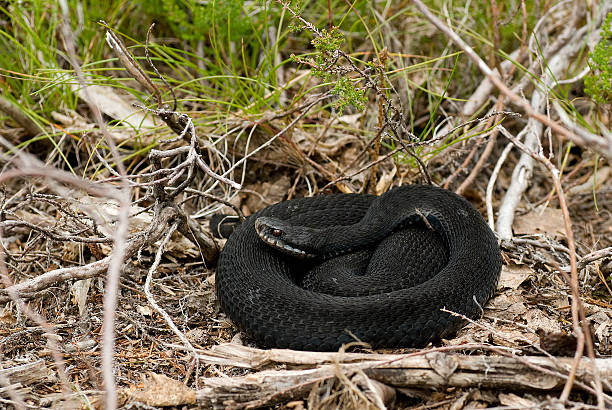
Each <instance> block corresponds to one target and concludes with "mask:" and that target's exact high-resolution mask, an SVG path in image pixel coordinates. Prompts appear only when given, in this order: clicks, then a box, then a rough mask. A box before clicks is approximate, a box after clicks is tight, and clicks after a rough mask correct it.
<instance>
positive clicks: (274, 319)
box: [215, 185, 501, 351]
mask: <svg viewBox="0 0 612 410" xmlns="http://www.w3.org/2000/svg"><path fill="white" fill-rule="evenodd" d="M500 270H501V255H500V251H499V247H498V245H497V241H496V239H495V236H494V234H493V232H492V231H491V229H489V227H488V225H487V224H486V223H485V221H484V220H483V218H482V217H481V215H480V214H479V213H478V211H476V209H475V208H474V207H473V206H472V205H471V204H469V203H468V202H467V201H466V200H465V199H463V198H461V197H459V196H457V195H456V194H454V193H452V192H450V191H447V190H444V189H441V188H437V187H433V186H428V185H404V186H400V187H397V188H394V189H392V190H390V191H389V192H387V193H385V194H383V195H381V196H379V197H377V196H373V195H363V194H334V195H325V196H317V197H312V198H302V199H295V200H290V201H285V202H280V203H278V204H275V205H272V206H269V207H267V208H265V209H263V210H261V211H259V212H257V213H256V214H254V215H252V216H250V217H249V218H247V219H246V220H245V221H244V222H243V223H242V224H241V225H240V226H239V227H238V228H237V229H236V231H235V232H234V233H233V234H232V235H231V236H230V238H229V239H228V241H227V243H226V244H225V247H224V249H223V251H222V252H221V256H220V259H219V264H218V267H217V273H216V280H215V283H216V288H217V298H218V300H219V302H220V304H221V308H222V309H223V310H224V311H225V312H226V313H227V314H228V315H229V317H230V318H231V320H232V321H233V322H234V323H235V324H236V325H238V326H239V327H240V328H242V329H243V330H244V331H246V333H247V334H248V335H250V336H251V337H253V338H254V339H255V341H256V342H257V343H258V344H261V345H264V346H267V347H277V348H292V349H297V350H322V351H325V350H337V349H338V348H339V347H340V346H341V345H342V344H344V343H349V342H352V341H355V340H356V339H358V340H361V341H364V342H367V343H370V344H371V345H372V346H373V347H402V346H403V347H409V346H414V347H418V346H423V345H425V344H427V343H428V342H430V341H434V340H437V339H440V338H442V337H447V336H450V335H452V334H453V333H455V332H456V331H457V330H458V329H459V328H461V327H462V325H463V323H464V322H463V321H462V320H461V318H458V317H456V316H453V315H451V314H449V313H447V312H443V311H441V310H440V309H442V308H446V309H447V310H449V311H452V312H456V313H460V314H462V315H465V316H467V317H475V316H478V315H479V313H480V312H481V310H482V306H483V305H484V304H485V303H486V301H487V300H488V299H489V298H490V296H491V295H492V294H493V292H494V290H495V287H496V284H497V279H498V277H499V273H500Z"/></svg>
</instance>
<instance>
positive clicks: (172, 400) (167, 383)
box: [124, 372, 196, 407]
mask: <svg viewBox="0 0 612 410" xmlns="http://www.w3.org/2000/svg"><path fill="white" fill-rule="evenodd" d="M124 393H127V396H128V400H130V401H138V402H140V403H144V404H147V405H149V406H160V407H161V406H182V405H185V404H195V402H196V392H195V390H193V389H190V388H189V387H187V386H185V385H184V384H183V383H181V382H179V381H177V380H174V379H171V378H169V377H167V376H164V375H162V374H156V373H153V372H149V378H148V379H146V380H145V382H144V388H143V389H141V390H136V391H125V390H124Z"/></svg>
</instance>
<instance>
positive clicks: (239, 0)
mask: <svg viewBox="0 0 612 410" xmlns="http://www.w3.org/2000/svg"><path fill="white" fill-rule="evenodd" d="M243 3H244V0H211V1H206V2H204V1H200V0H163V1H159V0H144V1H143V2H142V9H143V10H144V11H145V12H147V13H149V14H150V15H152V16H154V17H156V18H158V19H160V20H162V21H165V22H166V23H167V24H169V25H170V28H171V31H172V32H173V33H174V34H175V35H176V36H178V37H179V38H181V39H182V40H187V41H197V40H201V39H202V38H204V37H206V36H207V35H209V34H210V33H211V32H212V30H213V29H214V30H215V31H216V33H215V35H216V36H221V37H222V38H227V37H229V39H230V40H237V39H239V38H240V37H241V36H243V35H244V34H245V33H247V31H248V30H249V17H248V16H246V15H244V13H243V12H242V6H243Z"/></svg>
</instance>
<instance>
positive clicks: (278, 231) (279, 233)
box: [272, 229, 283, 238]
mask: <svg viewBox="0 0 612 410" xmlns="http://www.w3.org/2000/svg"><path fill="white" fill-rule="evenodd" d="M282 234H283V231H281V230H280V229H272V236H275V237H277V238H280V236H281V235H282Z"/></svg>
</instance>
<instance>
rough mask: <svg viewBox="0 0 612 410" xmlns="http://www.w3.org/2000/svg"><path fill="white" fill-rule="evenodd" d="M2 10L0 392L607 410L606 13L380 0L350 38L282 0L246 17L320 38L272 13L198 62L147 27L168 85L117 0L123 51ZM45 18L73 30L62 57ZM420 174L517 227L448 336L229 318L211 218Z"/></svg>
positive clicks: (610, 370) (602, 9)
mask: <svg viewBox="0 0 612 410" xmlns="http://www.w3.org/2000/svg"><path fill="white" fill-rule="evenodd" d="M2 3H8V5H5V6H0V9H1V10H2V11H3V16H4V17H3V19H2V21H1V22H0V24H1V27H2V32H3V33H9V34H10V35H7V36H5V37H6V38H9V39H10V38H12V39H14V40H15V41H8V40H2V41H7V43H6V44H5V45H6V47H7V48H10V49H11V50H12V52H13V53H14V55H13V59H14V61H11V60H10V59H7V58H6V57H2V58H1V59H0V86H2V87H4V90H5V93H4V95H2V96H0V112H4V115H3V116H1V117H0V146H2V149H0V165H1V166H2V168H1V169H0V237H1V242H0V277H1V279H2V281H1V282H0V283H1V285H0V407H8V408H12V407H14V408H46V407H55V408H65V407H73V408H101V407H103V406H104V403H106V404H108V403H111V404H110V406H111V407H112V406H113V400H116V404H115V405H118V406H124V407H125V408H128V407H129V408H158V407H164V406H169V407H170V408H196V407H202V408H213V407H214V408H236V409H238V408H256V407H264V408H266V407H270V408H282V409H303V408H308V409H333V408H349V409H350V408H354V409H361V408H373V409H381V408H391V409H461V408H485V407H495V408H513V409H516V408H605V407H607V408H609V407H610V406H612V396H611V394H612V289H611V288H612V163H611V162H610V161H611V160H612V132H611V125H610V119H611V118H612V115H611V113H610V112H611V108H612V105H611V103H610V101H609V100H608V101H606V100H605V99H604V100H603V102H602V101H598V98H599V97H594V96H592V95H590V94H588V93H587V92H586V91H585V89H586V88H588V86H587V85H585V83H587V84H588V81H587V80H586V78H588V76H589V75H594V74H599V76H600V78H604V75H609V73H608V74H606V73H605V72H602V73H597V69H596V68H594V67H595V66H594V65H593V61H594V60H593V59H594V57H593V56H595V54H589V53H595V51H596V50H597V45H598V44H601V42H602V41H604V42H605V34H606V33H607V34H608V35H609V34H610V31H609V26H608V31H606V30H605V23H604V21H606V20H605V19H606V16H608V15H612V14H610V13H612V5H611V4H609V2H606V1H601V2H597V1H587V2H585V3H584V4H583V2H567V1H565V2H546V5H540V4H539V3H540V2H535V3H534V2H529V1H528V2H526V3H525V2H521V1H510V0H509V1H507V2H500V1H498V2H497V3H503V4H496V2H494V1H491V2H487V6H486V10H487V12H486V13H484V14H483V16H480V17H479V16H478V15H477V12H476V11H475V10H474V8H475V7H476V6H474V5H473V4H471V3H470V2H469V1H468V2H460V3H462V4H461V5H455V7H454V8H453V9H452V10H450V11H449V10H448V9H446V8H445V7H446V6H444V7H443V6H442V5H441V2H437V1H430V2H426V3H427V5H428V6H429V7H430V8H431V10H432V11H433V10H435V14H431V12H429V11H428V10H430V9H427V8H424V6H422V3H421V2H420V1H414V2H407V3H409V4H410V5H408V4H406V5H404V6H402V7H401V8H400V7H395V6H394V7H390V6H389V7H385V6H384V5H381V4H376V7H374V9H370V8H368V7H367V6H365V5H364V6H359V7H363V8H362V9H358V11H355V12H354V13H353V12H351V11H348V12H346V10H345V12H346V14H345V15H344V16H345V17H346V16H349V17H346V20H344V19H343V20H342V23H338V24H343V25H341V26H340V27H341V28H342V29H343V35H344V36H346V39H345V40H346V42H347V44H344V45H343V43H342V42H336V40H337V38H338V34H337V32H335V31H333V30H332V31H326V30H324V29H320V30H319V29H316V28H315V26H313V25H310V23H309V21H310V20H309V19H314V17H313V15H316V13H315V11H314V9H313V10H308V9H305V10H304V11H303V13H302V14H299V15H293V16H292V14H293V13H294V11H295V10H294V9H293V8H292V7H293V6H289V5H288V4H284V6H283V3H282V2H279V3H280V4H281V5H278V4H277V5H276V7H277V9H276V11H275V13H278V14H272V13H271V12H270V13H271V14H270V16H272V17H269V18H268V17H266V16H267V15H266V16H260V17H259V18H261V20H257V21H256V20H255V17H252V19H253V20H252V21H253V26H257V24H260V23H261V21H265V20H266V19H267V20H269V21H274V22H278V21H283V18H285V19H290V18H293V21H295V22H296V24H298V25H301V26H302V29H303V32H302V33H300V34H296V33H295V32H294V31H291V30H289V29H288V28H286V27H285V26H283V25H282V24H281V23H277V26H274V24H272V25H271V26H270V27H268V26H266V29H265V30H263V31H265V32H266V33H268V34H267V35H266V36H264V37H266V38H267V39H268V40H267V42H266V41H263V42H261V41H259V40H257V41H255V40H253V42H252V43H248V42H246V43H245V42H244V41H245V40H244V38H248V37H247V35H246V34H243V36H244V38H243V40H242V41H243V43H242V50H241V51H238V50H240V48H241V45H240V44H241V43H240V41H239V40H235V39H231V38H228V40H227V43H225V45H217V46H215V45H214V44H215V43H214V41H213V40H214V38H215V37H214V36H211V37H210V38H211V44H212V45H208V44H207V45H205V46H204V47H205V48H204V50H205V53H210V54H205V55H204V56H203V57H202V56H201V55H199V54H198V53H197V52H196V51H197V50H198V48H197V44H198V43H197V42H193V44H195V45H194V46H193V47H192V48H191V49H190V50H195V51H193V54H191V52H187V51H185V52H184V53H182V52H181V51H179V50H180V47H179V46H177V44H174V43H172V41H170V40H165V39H164V38H162V36H161V35H159V37H157V38H155V31H153V37H152V38H151V40H150V44H149V46H147V49H148V50H147V51H148V52H149V53H150V54H151V56H152V60H153V64H154V65H155V66H156V67H157V68H158V69H159V71H160V72H161V75H162V76H163V77H164V79H165V81H167V82H165V81H162V80H161V79H160V78H161V77H158V75H157V74H156V72H154V71H153V70H151V69H150V67H151V66H150V65H147V61H146V57H145V45H144V44H143V43H145V40H144V37H141V38H137V37H136V35H141V34H142V35H143V36H144V35H145V34H144V33H146V26H145V28H144V31H143V28H142V27H140V23H139V24H138V27H132V28H133V29H134V30H135V32H136V33H133V32H131V31H129V30H130V26H129V24H127V23H126V21H125V20H122V19H121V12H118V11H120V10H122V9H121V7H123V5H121V4H120V2H117V6H116V9H113V10H115V11H116V12H117V13H115V14H113V15H115V16H116V19H115V20H111V19H110V18H109V20H110V21H111V23H109V26H110V27H111V28H118V27H120V28H121V30H122V31H123V33H126V35H127V36H128V37H133V38H137V41H142V43H138V44H137V46H135V47H130V48H129V49H126V48H125V47H123V46H119V45H118V44H119V42H120V41H121V40H119V38H120V37H121V36H114V35H113V34H112V31H111V30H109V31H108V33H107V31H106V29H105V27H103V26H102V25H101V24H100V25H98V26H97V27H88V26H87V24H93V23H91V21H93V20H87V19H85V20H87V21H89V23H87V22H86V23H85V27H84V28H83V27H82V26H80V25H79V26H78V27H79V28H78V29H75V25H74V24H73V25H72V26H71V25H70V22H69V20H68V18H69V17H70V16H72V19H73V21H77V20H78V16H77V15H76V14H75V15H72V14H71V13H72V11H67V10H66V9H62V8H61V7H59V6H57V5H56V6H53V7H55V8H49V9H48V8H47V7H52V6H40V7H42V9H41V10H42V12H40V10H37V9H36V8H35V7H34V6H32V8H30V9H29V8H27V7H24V8H23V9H21V10H19V11H18V10H17V9H16V8H15V7H16V6H15V5H16V3H15V2H2ZM36 3H37V2H33V3H32V4H36ZM52 3H53V2H52ZM61 3H63V2H59V3H58V4H61ZM111 3H112V4H115V3H114V2H111ZM375 3H376V2H375ZM536 3H537V4H536ZM549 3H553V4H549ZM334 6H335V7H340V5H337V4H335V3H334ZM341 6H342V7H344V6H346V5H344V4H343V5H341ZM109 7H110V6H109ZM113 7H115V6H113ZM245 7H246V6H245ZM330 7H331V6H330ZM356 7H357V6H356ZM470 8H471V9H470ZM317 10H318V9H317ZM342 10H344V9H342ZM356 10H357V9H356ZM17 11H18V12H17ZM128 11H129V13H128ZM128 11H126V13H127V14H130V13H131V14H130V15H132V16H134V15H136V14H135V13H136V11H135V10H134V9H131V10H128ZM230 11H231V10H230ZM324 11H325V13H323V11H322V10H319V11H318V12H319V14H321V13H323V15H325V16H327V5H326V6H325V8H324ZM45 12H46V13H50V14H47V16H46V17H44V16H43V15H45ZM90 12H91V10H86V13H90ZM19 13H21V14H19ZM53 13H55V14H57V22H56V24H51V23H48V21H47V20H45V19H47V18H49V17H48V16H49V15H54V14H53ZM62 13H63V14H62ZM228 13H230V12H228ZM283 13H286V14H283ZM309 13H310V14H309ZM359 13H362V14H359ZM368 13H371V15H370V14H368ZM470 13H476V14H474V15H470ZM499 13H501V15H498V14H499ZM18 14H19V15H18ZM338 14H339V15H340V14H341V13H338ZM383 14H384V18H383V17H381V16H382V15H383ZM228 15H229V14H228ZM281 15H282V16H284V17H283V18H281V17H279V16H281ZM19 16H20V17H19ZM362 16H363V18H364V19H365V20H367V21H370V20H368V19H370V18H371V19H374V20H372V21H376V22H377V24H376V25H375V26H372V27H371V28H370V29H371V30H372V32H373V31H377V32H378V34H372V32H369V35H370V37H368V38H369V39H370V41H365V42H363V43H359V42H358V41H357V37H358V36H357V35H354V36H351V29H350V28H347V27H346V26H347V25H349V23H350V24H353V25H354V26H351V27H353V30H354V33H361V34H363V33H365V32H366V31H367V30H366V29H364V28H363V27H362V28H361V29H358V28H355V27H357V26H358V25H359V21H361V20H360V19H361V17H362ZM470 16H471V17H470ZM158 18H160V17H158ZM194 18H195V17H194ZM479 18H482V19H483V20H484V21H487V19H488V18H493V19H494V20H495V21H497V24H492V25H491V26H490V27H489V26H486V25H484V26H478V24H479V21H480V20H478V19H479ZM20 19H21V20H20ZM279 19H280V20H279ZM377 19H378V20H377ZM610 20H611V19H608V21H610ZM37 21H45V23H41V26H40V30H41V33H39V37H36V38H37V40H36V41H32V40H31V39H30V40H28V39H29V37H28V36H31V35H35V34H33V33H34V31H32V30H29V31H28V30H26V28H28V27H29V28H30V29H31V28H32V27H35V26H36V22H37ZM79 21H80V20H79ZM66 22H68V23H66ZM502 22H506V24H505V25H506V26H508V27H509V26H510V25H511V24H510V23H508V22H511V23H512V24H513V29H512V31H508V32H507V33H506V32H503V30H504V29H505V28H507V27H504V24H502ZM82 23H83V22H82V21H81V22H80V23H79V24H82ZM387 23H388V24H387ZM449 23H452V27H453V30H448V31H447V30H445V28H444V27H447V25H448V24H449ZM227 24H229V23H227ZM261 24H265V23H261ZM609 24H610V23H609V22H608V25H609ZM47 25H49V27H47ZM316 26H317V27H318V26H320V27H326V20H321V21H316ZM172 27H174V26H172V24H171V23H170V20H168V21H166V22H165V23H163V22H162V24H161V28H160V30H161V31H163V32H164V33H166V34H168V33H167V31H168V30H171V29H172ZM257 27H259V26H257ZM602 27H603V28H602ZM374 28H375V30H374ZM408 28H413V29H414V30H413V31H412V32H410V33H405V31H406V30H407V29H408ZM44 29H48V30H49V31H48V33H51V34H50V35H49V34H47V36H48V37H49V38H50V39H52V38H57V39H60V40H61V41H60V40H58V41H57V44H55V43H54V45H53V48H54V50H56V53H54V54H53V55H52V56H51V57H49V56H48V55H47V54H46V53H47V49H44V48H42V44H43V43H42V42H43V41H47V40H46V39H45V38H43V37H44V35H43V34H42V32H43V30H44ZM175 29H176V27H175ZM226 29H227V30H226V31H227V32H229V31H230V30H229V28H227V27H226ZM478 29H480V30H481V31H478ZM489 29H490V32H489V31H487V30H489ZM164 30H166V31H164ZM253 30H254V31H256V32H258V33H259V34H258V35H260V34H261V32H262V29H260V28H258V29H257V30H255V29H253ZM359 30H362V31H359ZM508 30H509V29H508ZM415 32H416V33H417V34H418V35H415V34H414V33H415ZM478 33H485V34H478ZM78 34H80V35H81V36H86V35H90V36H91V37H90V38H89V40H90V43H87V42H85V44H84V41H83V40H77V39H76V38H77V37H76V36H77V35H78ZM168 35H169V34H168ZM177 35H178V34H177ZM487 35H488V36H489V37H488V38H489V39H490V38H491V37H492V39H490V41H489V40H488V39H487ZM11 36H12V37H11ZM377 36H380V38H378V37H377ZM411 36H412V37H414V38H411ZM602 36H603V37H604V40H601V37H602ZM268 37H274V38H275V39H276V40H278V44H281V39H282V45H283V47H282V48H279V47H277V42H276V41H272V40H270V39H269V38H268ZM105 38H106V43H105V42H104V39H105ZM257 38H258V39H260V37H257ZM304 38H307V39H312V38H314V39H321V41H322V42H323V43H324V44H323V45H321V44H316V42H314V41H313V45H311V44H310V40H304ZM431 39H434V40H435V44H436V45H435V47H434V46H431V44H430V43H429V41H430V40H431ZM608 40H609V41H608V44H609V45H608V47H611V46H610V43H612V39H608ZM28 41H29V42H30V44H28ZM37 41H40V43H37ZM48 41H55V40H48ZM123 41H125V42H128V43H129V42H130V41H132V42H133V41H135V40H130V39H129V38H123ZM164 41H166V43H164ZM464 41H466V42H468V43H470V44H471V45H472V46H471V47H470V46H468V45H467V44H466V43H465V42H464ZM156 42H157V43H158V44H156ZM176 43H179V45H180V46H181V47H187V45H188V44H191V43H189V39H186V40H185V41H184V42H183V43H180V42H178V41H177V42H176ZM2 44H4V43H2ZM15 44H23V46H19V47H18V46H16V45H15ZM88 44H95V47H94V46H91V47H88ZM20 47H21V48H20ZM28 47H31V49H29V51H28ZM257 47H261V49H258V48H257ZM349 48H350V52H349V51H348V49H349ZM35 49H38V51H36V50H35ZM264 49H265V52H264V51H262V50H264ZM313 49H314V50H313ZM493 49H495V52H493V51H492V50H493ZM57 50H61V52H57ZM92 50H93V51H92ZM256 50H259V51H256ZM271 50H273V51H271ZM200 51H201V50H200ZM94 52H96V53H100V54H99V55H95V56H94V54H89V53H94ZM132 53H134V54H136V55H137V56H138V57H137V59H136V60H134V59H133V58H132ZM232 53H233V54H234V55H232ZM249 53H252V54H249ZM426 53H431V54H427V55H430V57H426V56H425V54H426ZM9 54H10V53H9ZM239 54H240V56H239V57H236V56H238V55H239ZM291 54H296V55H299V56H301V57H294V58H293V59H291V58H290V56H291ZM198 56H200V59H199V60H198V59H197V57H198ZM478 56H481V57H483V58H484V60H479V58H480V57H478ZM94 57H95V58H94ZM46 58H50V59H51V60H52V61H53V62H54V63H53V64H54V66H53V68H49V67H47V66H39V65H36V64H38V63H36V64H35V62H34V61H35V60H36V61H38V60H44V59H46ZM190 58H193V60H190ZM207 58H208V59H209V60H207ZM30 59H31V60H30ZM215 59H219V60H215ZM196 60H197V61H196ZM211 61H212V62H211ZM589 62H591V65H590V66H589ZM56 63H57V65H55V64H56ZM209 63H210V66H207V64H209ZM141 66H142V67H144V66H146V67H147V68H146V71H144V70H143V69H142V68H140V67H141ZM203 67H204V68H203ZM215 67H216V68H219V67H221V68H220V69H219V71H215V70H216V68H215ZM236 67H238V68H236ZM588 67H591V68H590V72H589V70H587V68H588ZM493 68H495V69H496V70H497V71H495V72H494V71H492V69H493ZM499 70H501V71H502V72H503V73H504V75H503V76H501V77H500V76H499V75H497V74H496V73H497V72H499ZM203 72H205V73H206V75H204V74H202V73H203ZM228 73H229V74H228ZM262 73H263V74H262ZM313 73H314V74H317V75H314V74H313ZM343 78H351V80H352V82H348V83H345V82H343V81H342V79H343ZM228 79H229V80H228ZM596 79H597V78H595V80H596ZM226 81H227V82H226ZM85 83H87V84H89V86H88V87H87V88H85V87H83V85H84V84H85ZM167 87H171V88H172V90H173V92H172V93H170V92H168V91H167V90H168V88H167ZM604 88H605V87H604ZM607 92H608V93H610V94H608V96H610V95H612V92H611V91H610V90H609V89H608V91H607ZM604 93H605V89H604ZM222 97H223V98H222ZM174 98H176V99H177V100H178V105H177V106H175V103H176V101H177V100H175V99H174ZM51 99H57V100H61V101H62V103H61V104H59V103H58V104H57V106H53V107H47V106H45V104H46V102H47V101H49V100H51ZM161 102H163V104H161ZM133 103H136V105H133ZM145 106H146V107H148V108H144V107H145ZM411 183H429V184H434V185H437V186H441V187H444V188H446V189H449V190H452V191H454V192H456V193H458V194H460V195H462V196H463V197H465V198H466V199H468V200H469V201H470V202H471V203H472V204H473V205H474V206H475V207H476V208H477V209H478V210H479V211H480V212H481V214H482V215H483V217H484V218H485V220H486V221H487V222H488V223H489V225H490V226H491V227H492V229H493V230H494V231H495V232H496V234H497V236H498V239H499V241H500V247H501V252H502V258H503V269H502V272H501V277H500V281H499V284H498V287H497V291H496V292H495V294H494V296H493V297H492V298H491V300H490V301H489V303H488V304H487V305H486V306H485V308H484V312H483V315H482V317H481V318H480V319H478V320H476V321H471V322H470V323H469V324H468V325H467V326H466V327H464V328H463V329H461V330H460V331H459V332H458V334H457V335H456V336H455V337H454V338H452V339H448V340H442V341H440V342H438V343H435V344H433V345H429V346H427V347H426V348H424V349H412V348H401V349H377V350H371V349H369V348H368V347H367V346H364V345H358V346H352V347H347V349H346V350H345V349H342V350H341V351H340V352H331V353H319V352H315V353H313V352H298V351H290V350H276V349H271V350H270V349H262V348H260V347H259V346H257V345H256V344H255V343H254V342H253V341H252V340H250V339H249V338H248V337H247V336H246V335H244V334H243V333H241V332H240V331H239V330H238V329H237V328H236V327H234V325H233V324H232V323H231V321H230V320H229V318H228V317H227V316H226V315H225V314H224V312H222V311H221V310H220V308H219V306H218V302H217V299H216V294H215V267H216V261H217V259H218V255H219V252H220V250H221V249H222V248H223V244H224V240H222V239H217V238H214V237H213V236H212V235H211V232H210V228H209V220H210V216H211V215H213V214H216V213H232V214H236V213H237V214H240V215H242V216H248V215H250V214H252V213H254V212H256V211H258V210H259V209H261V208H263V207H265V206H268V205H270V204H274V203H277V202H279V201H282V200H287V199H292V198H296V197H303V196H313V195H324V194H328V193H334V192H344V193H353V192H368V193H375V194H378V195H380V194H382V193H384V192H386V191H387V190H388V189H390V188H391V187H393V186H398V185H402V184H411ZM109 386H110V387H109ZM113 386H114V387H113Z"/></svg>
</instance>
